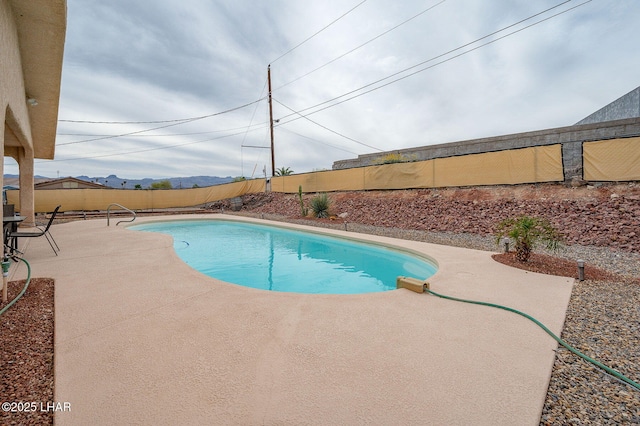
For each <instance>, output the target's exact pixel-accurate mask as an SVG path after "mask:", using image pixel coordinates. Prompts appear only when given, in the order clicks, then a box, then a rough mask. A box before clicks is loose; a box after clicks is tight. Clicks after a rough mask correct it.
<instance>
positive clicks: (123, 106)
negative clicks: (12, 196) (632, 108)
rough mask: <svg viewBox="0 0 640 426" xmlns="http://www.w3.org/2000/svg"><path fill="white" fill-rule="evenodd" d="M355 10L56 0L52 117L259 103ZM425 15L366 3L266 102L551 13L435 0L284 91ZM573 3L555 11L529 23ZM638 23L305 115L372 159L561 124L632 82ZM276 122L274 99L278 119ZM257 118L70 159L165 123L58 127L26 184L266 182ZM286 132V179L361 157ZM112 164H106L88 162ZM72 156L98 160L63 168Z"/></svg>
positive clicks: (476, 62) (528, 40) (602, 21)
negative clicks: (58, 33)
mask: <svg viewBox="0 0 640 426" xmlns="http://www.w3.org/2000/svg"><path fill="white" fill-rule="evenodd" d="M357 3H358V2H352V4H349V5H347V4H345V3H344V2H343V1H338V0H325V1H322V2H318V1H310V2H298V1H291V0H277V1H271V2H254V1H248V0H240V1H235V2H210V1H206V0H185V1H182V2H174V1H168V0H156V1H151V0H147V1H142V0H140V1H136V2H129V1H124V0H113V1H109V2H101V1H95V0H94V1H91V0H90V1H86V0H69V1H68V31H67V40H66V46H65V61H64V69H63V85H62V95H61V99H60V118H61V119H67V120H68V119H73V120H90V121H155V120H171V119H179V118H186V117H196V116H202V115H207V114H212V113H215V112H220V111H225V110H227V109H229V108H233V107H236V106H239V105H243V104H245V103H247V102H251V101H254V100H256V99H258V98H260V97H261V96H265V94H266V93H265V92H264V91H262V90H263V87H264V84H265V79H266V72H267V65H268V64H269V62H270V61H271V62H273V61H274V60H275V59H276V58H278V57H279V56H280V55H282V54H283V53H285V52H286V51H288V50H289V49H291V48H292V47H294V46H296V45H297V44H298V43H300V42H301V41H303V40H305V39H306V38H307V37H309V36H311V35H312V34H314V33H315V32H317V31H319V30H320V29H321V28H323V27H324V26H326V25H327V24H328V23H330V22H331V21H333V20H334V19H336V18H337V17H338V16H340V15H341V14H343V13H345V12H346V11H347V10H348V9H349V8H351V7H353V6H355V5H356V4H357ZM437 3H438V1H437V0H433V1H421V0H420V1H419V0H408V1H404V2H395V3H393V2H392V3H389V2H383V1H381V0H368V1H367V2H365V3H364V4H362V5H361V6H359V7H358V8H356V9H355V10H354V11H353V12H352V13H350V14H348V15H346V16H345V17H344V18H343V19H341V20H339V21H337V22H336V23H335V24H333V25H331V26H330V27H328V28H327V29H326V30H324V31H322V32H320V33H319V34H318V35H317V36H316V37H313V38H311V39H310V40H309V41H307V42H305V43H304V44H302V45H301V46H299V47H298V48H296V49H295V50H293V51H292V52H291V53H289V54H287V55H285V56H283V57H281V58H280V59H278V60H276V61H275V62H273V64H272V77H273V87H274V88H275V89H277V90H275V91H274V99H276V100H278V101H280V102H282V103H283V104H285V105H287V106H288V107H291V108H294V109H296V110H302V109H305V108H308V107H311V106H314V105H317V104H319V103H321V102H325V101H327V100H329V99H331V98H333V97H336V96H340V95H343V94H345V93H348V92H350V91H352V90H354V89H357V88H360V87H363V86H365V85H367V84H370V83H371V82H374V81H376V80H379V79H382V78H385V77H387V76H390V75H392V74H394V73H396V72H399V71H401V70H403V69H406V68H408V67H411V66H413V65H415V64H418V63H421V62H424V61H427V60H428V59H430V58H434V57H437V56H438V55H441V54H443V53H445V52H447V51H450V50H452V49H456V48H458V47H460V46H462V45H464V44H465V43H469V42H471V41H473V40H475V39H478V38H480V37H483V36H485V35H487V34H489V33H491V32H493V31H496V30H499V29H500V28H503V27H505V26H507V25H510V24H512V23H515V22H517V21H518V20H520V19H523V18H526V17H528V16H530V15H533V14H535V13H537V12H539V11H541V10H544V9H546V8H550V7H552V6H554V5H556V4H558V3H559V2H552V1H546V0H545V1H540V2H530V1H525V0H518V1H512V0H510V1H506V0H500V1H495V2H477V1H475V0H447V1H446V2H444V3H442V4H439V5H437V6H436V7H434V8H433V9H432V10H430V11H428V12H425V13H424V14H422V15H420V16H418V17H416V18H415V19H413V20H411V21H410V22H408V23H407V24H405V25H402V26H400V27H399V28H397V29H395V30H393V31H391V32H389V33H388V34H385V35H383V36H381V37H379V38H378V39H376V40H375V41H373V42H371V43H369V44H366V45H365V46H363V47H362V48H359V49H357V50H355V51H354V52H353V53H351V54H348V55H346V56H344V57H343V58H340V59H337V60H335V61H334V62H332V63H330V64H328V65H326V66H324V67H323V68H322V69H320V70H318V71H316V72H313V73H311V74H310V75H308V76H306V77H304V78H301V79H299V80H297V81H295V82H293V83H291V84H289V85H287V86H285V87H282V88H280V86H282V85H283V84H285V83H287V82H290V81H292V80H294V79H296V78H298V77H300V76H302V75H304V74H306V73H308V72H310V71H312V70H314V69H315V68H317V67H320V66H323V65H325V64H327V63H328V62H329V61H333V60H334V59H336V58H337V57H338V56H340V55H342V54H344V53H346V52H348V51H350V50H352V49H354V48H356V47H357V46H360V45H362V44H363V43H365V42H367V41H368V40H370V39H372V38H374V37H376V36H378V35H380V34H382V33H383V32H384V31H386V30H388V29H390V28H392V27H393V26H395V25H398V24H399V23H400V22H403V21H404V20H407V19H408V18H410V17H412V16H414V15H416V14H418V13H419V12H421V11H423V10H425V9H427V8H428V7H431V6H434V5H436V4H437ZM578 4H580V3H574V2H570V3H567V4H566V5H563V6H561V7H559V8H557V9H555V10H554V12H549V13H547V14H545V15H543V16H541V17H548V16H550V14H552V13H556V12H558V11H561V10H565V9H567V8H569V7H573V6H576V5H578ZM639 20H640V4H638V3H637V2H632V1H626V2H620V1H614V0H603V1H600V2H590V3H588V4H586V5H584V6H581V7H578V8H577V9H576V10H574V11H571V12H568V13H566V14H563V15H560V16H558V17H555V18H553V19H550V20H549V21H547V22H543V23H541V24H539V25H536V26H534V27H532V28H529V29H526V30H524V31H522V32H520V33H517V34H514V35H512V36H509V37H507V38H505V39H504V40H500V41H497V42H496V43H493V44H491V45H488V46H486V47H483V48H480V49H478V50H476V51H473V52H471V53H469V54H466V55H464V56H461V57H459V58H455V59H451V60H450V61H448V62H445V63H442V64H440V65H437V66H434V67H433V68H432V69H428V70H425V71H423V72H420V73H418V74H416V75H414V76H412V77H408V78H406V79H404V80H402V81H398V82H395V83H392V84H390V85H388V86H386V87H384V88H381V89H379V90H375V91H373V92H371V93H368V94H365V95H363V96H360V97H358V98H355V99H353V100H350V101H348V102H345V103H343V104H341V105H338V106H334V107H331V108H328V109H326V110H325V111H322V112H318V113H316V114H311V115H310V116H309V118H310V119H312V120H314V121H316V122H318V123H320V124H322V125H323V126H326V127H328V128H330V129H332V130H334V131H335V132H338V133H342V134H344V135H346V136H348V137H350V138H352V139H355V140H357V141H360V142H362V143H365V144H368V145H372V146H376V147H380V148H382V149H385V150H392V149H400V148H407V147H412V146H421V145H428V144H434V143H446V142H454V141H458V140H464V139H472V138H479V137H486V136H497V135H501V134H507V133H515V132H520V131H529V130H537V129H545V128H551V127H559V126H566V125H571V124H573V123H575V122H577V121H578V120H580V119H582V118H583V117H585V116H587V115H589V114H590V113H591V112H593V111H595V110H597V109H599V108H600V107H602V106H604V105H606V104H607V103H609V102H611V101H613V100H615V99H616V98H618V97H619V96H622V95H623V94H625V93H626V92H628V91H630V90H632V89H634V88H635V87H637V86H638V85H639V84H640V83H639V82H638V79H637V69H638V65H639V62H640V54H639V53H640V52H639V50H640V47H639V45H638V43H637V34H636V26H637V22H638V21H639ZM531 22H533V21H531ZM528 23H530V22H528ZM523 25H526V24H521V25H520V26H518V27H514V28H513V29H518V28H522V26H523ZM513 29H512V30H513ZM505 33H506V32H503V33H500V34H497V35H495V36H493V38H494V39H495V38H496V37H499V36H501V35H504V34H505ZM489 40H491V38H488V39H485V40H484V41H483V42H487V41H489ZM474 46H477V44H476V45H471V46H469V47H468V48H471V47H474ZM468 48H467V49H468ZM461 52H462V50H458V51H456V52H455V53H453V54H457V53H461ZM451 55H452V54H449V55H447V56H443V57H441V58H439V59H435V60H433V61H431V62H427V63H425V64H424V65H422V66H421V67H418V68H415V69H413V71H415V70H418V69H420V68H424V67H427V66H430V65H434V64H436V63H437V62H440V61H442V60H443V59H447V58H450V57H451ZM402 75H405V74H399V75H398V76H397V77H401V76H402ZM397 77H396V78H397ZM389 81H390V80H385V82H389ZM373 87H375V86H371V87H370V88H373ZM358 93H361V92H355V93H354V95H355V94H358ZM343 99H344V98H343ZM327 105H330V104H327ZM312 111H313V110H309V111H307V112H306V113H309V112H312ZM289 114H290V111H289V110H288V109H286V108H284V107H283V106H282V105H280V104H278V103H274V118H283V117H285V116H287V115H289ZM252 117H253V119H252ZM293 117H294V116H292V117H291V118H293ZM267 120H268V117H267V105H266V101H262V102H260V103H259V104H258V105H257V108H256V107H255V106H250V107H247V108H244V109H241V110H239V111H235V112H233V113H229V114H224V115H220V116H216V117H211V118H208V119H205V120H199V121H195V122H193V123H189V124H182V125H177V126H173V127H167V128H165V129H158V130H153V131H149V132H146V133H143V135H145V136H133V135H132V136H127V137H121V138H111V139H104V140H100V141H94V142H85V143H78V144H69V145H64V144H65V143H68V142H71V141H77V140H82V139H90V137H85V136H65V135H62V134H66V133H78V134H96V135H117V134H123V133H128V132H133V131H138V130H144V129H150V128H153V127H158V126H160V125H161V124H126V125H125V124H119V125H115V124H79V123H67V122H60V123H59V127H58V133H60V134H61V135H59V136H58V140H57V144H58V146H57V148H56V161H48V162H42V161H39V162H38V163H37V164H36V173H37V174H41V175H48V176H55V175H56V173H57V172H58V171H59V172H60V175H63V176H66V175H74V176H75V175H81V174H85V175H107V174H117V175H118V176H121V177H123V178H142V177H157V178H161V177H172V176H185V175H197V174H208V175H220V176H227V175H231V176H238V175H241V174H244V175H246V176H250V175H251V173H252V172H253V171H254V169H255V170H256V172H255V174H256V175H262V169H263V167H264V166H266V167H267V170H268V171H270V161H271V160H270V158H269V155H268V153H269V150H268V149H258V148H249V147H247V146H268V145H269V132H268V127H267V126H266V125H265V123H267ZM287 121H288V119H283V120H282V121H281V122H280V124H281V126H280V127H276V131H275V136H276V143H275V147H276V167H283V166H286V167H290V168H292V169H293V170H295V172H305V171H311V170H314V169H320V168H330V167H331V164H332V163H333V161H336V160H340V159H344V158H351V157H354V156H355V154H352V153H350V152H353V153H368V152H373V151H374V150H373V149H371V148H368V147H366V146H363V145H359V144H358V143H355V142H353V141H350V140H348V139H346V138H343V137H340V136H338V135H336V134H335V133H332V132H329V131H327V130H325V129H323V128H321V127H319V126H317V125H315V124H313V123H311V122H310V121H308V120H305V119H301V118H299V119H297V120H295V121H291V122H290V123H288V124H287V123H286V122H287ZM250 123H253V124H254V125H261V126H262V127H261V128H260V129H259V130H255V131H251V132H247V133H246V135H245V134H244V132H243V130H242V129H243V128H246V126H248V125H249V124H250ZM231 129H235V130H231ZM207 132H208V133H207ZM213 132H217V133H213ZM188 133H200V134H191V135H189V134H188ZM236 133H237V134H236ZM148 135H156V136H148ZM224 135H227V137H225V138H222V139H214V138H217V137H220V136H224ZM174 145H178V146H174ZM243 145H244V147H243ZM169 146H171V147H169ZM163 147H166V148H163ZM336 147H339V148H342V149H337V148H336ZM158 148H163V149H158ZM344 150H347V151H349V152H345V151H344ZM134 151H141V152H137V153H134ZM114 153H116V154H118V155H110V156H104V157H98V156H100V155H106V154H114ZM80 156H84V157H95V158H91V159H83V160H66V159H68V158H71V157H80ZM63 160H65V161H63ZM16 170H17V168H16V166H15V163H12V162H11V161H8V162H7V166H6V167H5V172H7V173H12V172H15V171H16Z"/></svg>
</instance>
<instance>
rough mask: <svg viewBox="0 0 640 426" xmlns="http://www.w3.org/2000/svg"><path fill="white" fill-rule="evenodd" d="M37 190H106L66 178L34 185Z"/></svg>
mask: <svg viewBox="0 0 640 426" xmlns="http://www.w3.org/2000/svg"><path fill="white" fill-rule="evenodd" d="M34 188H35V189H36V190H40V189H105V188H107V187H106V186H104V185H101V184H99V183H94V182H89V181H86V180H82V179H77V178H74V177H65V178H60V179H52V180H47V181H44V182H40V183H36V184H35V185H34Z"/></svg>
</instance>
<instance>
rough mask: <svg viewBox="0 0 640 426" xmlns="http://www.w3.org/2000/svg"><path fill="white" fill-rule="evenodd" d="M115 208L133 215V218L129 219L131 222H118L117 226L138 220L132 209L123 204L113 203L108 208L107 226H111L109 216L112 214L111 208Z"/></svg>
mask: <svg viewBox="0 0 640 426" xmlns="http://www.w3.org/2000/svg"><path fill="white" fill-rule="evenodd" d="M113 206H117V207H120V208H121V209H123V210H126V211H128V212H129V213H131V214H132V215H133V217H132V218H131V219H129V220H119V221H118V222H116V226H118V224H119V223H120V222H133V221H134V220H136V212H134V211H133V210H131V209H128V208H126V207H125V206H123V205H122V204H118V203H111V204H109V207H107V226H109V215H110V214H111V207H113Z"/></svg>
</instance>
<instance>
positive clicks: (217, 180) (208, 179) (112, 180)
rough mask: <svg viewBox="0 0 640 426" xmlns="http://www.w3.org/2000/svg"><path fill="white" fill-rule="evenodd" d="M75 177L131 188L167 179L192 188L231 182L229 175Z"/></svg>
mask: <svg viewBox="0 0 640 426" xmlns="http://www.w3.org/2000/svg"><path fill="white" fill-rule="evenodd" d="M76 178H77V179H82V180H86V181H88V182H97V183H101V184H103V185H105V186H110V187H112V188H128V189H133V188H135V187H136V185H140V186H141V187H142V189H147V188H149V187H150V186H151V184H152V183H154V182H161V181H164V180H168V181H169V182H171V186H172V187H173V188H175V189H179V188H193V187H194V185H197V186H199V187H205V186H213V185H220V184H222V183H228V182H233V178H232V177H231V176H227V177H218V176H188V177H175V178H166V179H151V178H144V179H126V178H119V177H118V176H116V175H109V176H107V177H89V176H76Z"/></svg>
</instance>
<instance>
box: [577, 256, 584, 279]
mask: <svg viewBox="0 0 640 426" xmlns="http://www.w3.org/2000/svg"><path fill="white" fill-rule="evenodd" d="M578 281H584V260H582V259H579V260H578Z"/></svg>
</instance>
